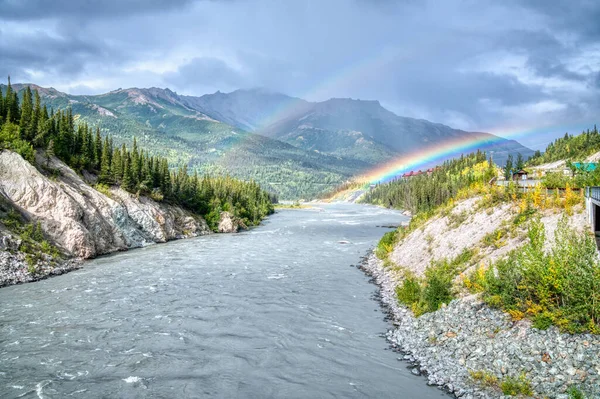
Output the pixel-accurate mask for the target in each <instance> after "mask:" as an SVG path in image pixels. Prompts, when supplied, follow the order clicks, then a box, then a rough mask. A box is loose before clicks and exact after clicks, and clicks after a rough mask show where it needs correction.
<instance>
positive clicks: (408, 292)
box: [396, 275, 422, 307]
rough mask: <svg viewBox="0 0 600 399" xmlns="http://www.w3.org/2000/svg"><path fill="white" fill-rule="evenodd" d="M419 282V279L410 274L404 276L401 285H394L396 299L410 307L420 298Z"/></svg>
mask: <svg viewBox="0 0 600 399" xmlns="http://www.w3.org/2000/svg"><path fill="white" fill-rule="evenodd" d="M421 291H422V290H421V283H420V281H419V279H418V278H417V277H416V276H414V275H410V276H407V277H405V279H404V281H402V285H399V286H397V287H396V296H397V297H398V301H400V303H403V304H404V305H406V306H409V307H411V306H412V305H413V304H415V303H417V302H419V301H420V299H421Z"/></svg>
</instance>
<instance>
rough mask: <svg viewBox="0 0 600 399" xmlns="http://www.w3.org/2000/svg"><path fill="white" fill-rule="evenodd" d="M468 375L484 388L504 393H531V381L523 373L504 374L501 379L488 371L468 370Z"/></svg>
mask: <svg viewBox="0 0 600 399" xmlns="http://www.w3.org/2000/svg"><path fill="white" fill-rule="evenodd" d="M469 376H470V377H471V379H472V380H473V381H474V382H475V383H476V384H478V385H480V386H483V387H486V388H491V389H499V390H500V391H502V393H503V394H504V395H511V396H532V395H533V390H532V388H531V382H530V381H529V379H528V378H527V376H526V375H525V373H521V374H519V376H517V377H512V376H506V377H504V378H502V379H499V378H498V377H496V376H495V375H494V374H492V373H490V372H489V371H481V370H477V371H475V370H469Z"/></svg>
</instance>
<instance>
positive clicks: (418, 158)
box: [357, 124, 591, 184]
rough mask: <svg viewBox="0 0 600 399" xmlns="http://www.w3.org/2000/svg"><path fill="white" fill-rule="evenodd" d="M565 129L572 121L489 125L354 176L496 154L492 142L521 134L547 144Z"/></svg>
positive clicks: (374, 178)
mask: <svg viewBox="0 0 600 399" xmlns="http://www.w3.org/2000/svg"><path fill="white" fill-rule="evenodd" d="M585 126H587V127H589V126H591V125H590V124H586V125H579V126H577V128H580V129H581V130H580V131H583V130H584V127H585ZM568 130H571V131H572V132H573V125H564V126H553V127H538V128H535V129H526V128H518V127H516V126H512V127H510V130H509V131H507V130H504V129H490V131H491V134H486V133H470V134H468V135H467V136H466V137H461V138H454V139H448V140H444V141H442V142H440V143H439V144H434V145H430V146H427V147H425V148H423V149H420V150H417V151H414V152H411V153H410V154H407V155H405V156H403V157H400V158H397V159H394V160H393V161H391V162H388V163H386V164H384V165H380V166H377V167H376V168H374V169H372V170H370V171H368V172H366V173H365V174H363V175H362V176H360V177H358V178H357V180H358V181H363V182H365V181H366V182H369V183H370V184H376V183H385V182H388V181H390V180H393V179H394V178H396V177H399V176H400V175H402V174H403V173H405V172H409V171H417V170H419V169H425V168H428V167H432V166H436V165H439V164H441V163H442V162H443V161H445V160H447V159H450V158H455V157H458V156H460V155H462V154H465V155H466V154H469V153H472V152H475V151H477V150H480V151H484V152H488V153H490V152H491V151H493V152H494V153H495V154H500V153H501V152H502V151H497V150H493V146H494V145H496V144H501V143H502V142H504V141H505V140H510V139H517V138H520V137H528V138H529V139H530V141H531V140H536V142H535V143H536V146H543V147H546V145H547V144H548V143H549V142H550V141H552V140H550V141H548V140H549V135H548V133H555V132H559V131H565V132H566V131H568ZM550 137H556V135H555V134H552V135H551V136H550ZM492 155H493V154H492Z"/></svg>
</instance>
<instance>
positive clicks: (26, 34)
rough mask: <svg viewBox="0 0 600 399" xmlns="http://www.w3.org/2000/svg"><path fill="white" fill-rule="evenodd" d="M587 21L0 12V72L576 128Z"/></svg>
mask: <svg viewBox="0 0 600 399" xmlns="http://www.w3.org/2000/svg"><path fill="white" fill-rule="evenodd" d="M599 20H600V5H599V4H598V3H597V2H596V1H592V0H578V1H566V0H554V1H546V0H543V1H542V0H538V1H536V0H509V1H508V2H495V1H492V0H484V1H458V0H456V1H454V0H444V1H438V0H425V1H416V0H403V1H395V0H374V1H372V0H369V1H367V0H328V1H319V0H298V1H285V2H281V1H275V0H246V1H242V0H223V1H218V0H214V1H210V0H200V1H193V0H175V1H173V0H170V1H166V0H165V1H159V0H150V1H142V0H129V1H123V0H121V1H118V0H99V1H67V0H56V1H51V2H50V1H42V0H9V1H7V0H0V29H1V30H0V74H3V75H6V74H8V73H10V74H11V76H12V77H13V81H17V80H24V79H26V80H35V82H36V83H38V84H42V85H54V86H56V87H57V88H59V89H62V90H65V91H72V92H79V93H81V92H86V91H93V92H102V91H108V90H111V89H115V88H117V87H131V86H139V87H148V86H163V87H164V86H169V87H170V88H172V89H174V90H177V91H178V92H180V93H184V94H192V95H194V94H195V95H201V94H204V93H205V92H209V91H211V92H212V91H215V90H218V89H220V90H222V91H228V90H233V89H236V88H247V87H258V86H264V87H267V88H269V89H272V90H277V91H283V92H286V93H288V94H291V95H295V96H301V97H305V98H307V99H309V100H324V99H326V98H328V97H354V98H362V99H378V100H380V101H381V102H382V103H383V104H384V105H386V106H388V107H389V108H391V109H392V110H393V111H395V112H397V113H401V114H404V115H407V116H414V117H425V118H428V119H430V120H433V121H436V122H442V123H448V124H451V125H454V126H456V127H460V128H465V129H472V130H485V129H488V128H489V129H493V128H494V127H497V126H502V125H509V124H512V125H519V126H527V127H528V128H529V127H532V128H533V127H536V126H538V127H539V125H540V124H542V123H543V124H544V125H552V124H558V123H561V124H562V125H565V124H569V123H577V124H581V123H584V122H585V123H588V122H593V118H595V110H596V109H597V108H598V106H600V101H599V98H600V85H599V82H600V80H599V79H600V78H599V76H600V45H599V44H598V43H600V24H598V23H597V21H599ZM563 133H564V132H563Z"/></svg>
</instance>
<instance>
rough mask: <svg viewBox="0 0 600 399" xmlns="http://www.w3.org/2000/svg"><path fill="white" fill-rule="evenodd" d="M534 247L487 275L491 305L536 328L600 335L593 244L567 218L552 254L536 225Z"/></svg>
mask: <svg viewBox="0 0 600 399" xmlns="http://www.w3.org/2000/svg"><path fill="white" fill-rule="evenodd" d="M528 238H529V242H528V243H527V244H526V245H524V246H523V247H522V248H520V249H518V250H515V251H513V252H511V253H510V254H509V256H508V258H506V259H503V260H499V261H498V262H496V263H495V264H494V265H493V266H492V267H490V268H489V269H488V270H487V271H486V273H485V283H484V286H485V292H484V299H485V300H486V302H487V303H488V304H489V305H491V306H495V307H498V308H502V309H504V310H505V311H507V312H509V313H510V314H511V315H512V316H513V318H516V319H519V318H522V317H531V318H532V319H533V321H534V326H535V327H537V328H547V327H548V326H549V325H551V324H552V325H556V326H558V327H559V328H560V329H561V330H562V331H566V332H571V333H576V332H588V331H590V332H593V333H600V329H599V328H598V323H599V321H600V263H599V262H598V259H597V255H596V254H597V249H596V243H595V242H594V239H593V238H592V237H591V236H590V235H588V234H584V233H580V232H577V231H574V230H572V229H570V228H569V227H568V224H567V219H566V218H563V219H562V220H561V221H560V222H559V225H558V228H557V230H556V233H555V242H554V246H553V248H552V250H551V251H550V252H548V253H546V252H545V251H544V239H545V229H544V225H543V224H542V223H541V222H540V221H539V220H537V221H533V222H532V223H531V225H530V227H529V230H528Z"/></svg>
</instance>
